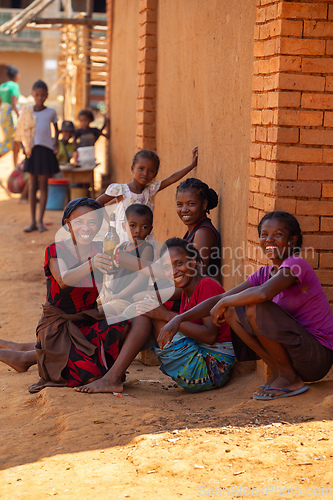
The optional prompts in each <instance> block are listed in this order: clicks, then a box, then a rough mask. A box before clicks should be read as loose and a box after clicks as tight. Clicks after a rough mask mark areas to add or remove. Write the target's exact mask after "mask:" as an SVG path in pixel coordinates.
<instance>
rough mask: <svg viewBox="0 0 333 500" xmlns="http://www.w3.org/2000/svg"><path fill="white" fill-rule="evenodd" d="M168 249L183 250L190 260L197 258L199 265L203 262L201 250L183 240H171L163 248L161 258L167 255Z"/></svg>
mask: <svg viewBox="0 0 333 500" xmlns="http://www.w3.org/2000/svg"><path fill="white" fill-rule="evenodd" d="M168 248H182V249H183V250H184V251H185V252H186V253H187V255H188V256H189V258H190V259H193V258H195V260H196V261H197V263H201V262H202V258H201V256H200V252H199V250H198V249H197V248H195V246H194V245H193V243H191V242H189V241H187V240H183V239H182V238H169V239H168V240H166V242H165V243H164V245H163V246H162V248H161V251H160V257H162V255H164V254H165V252H166V251H167V250H168Z"/></svg>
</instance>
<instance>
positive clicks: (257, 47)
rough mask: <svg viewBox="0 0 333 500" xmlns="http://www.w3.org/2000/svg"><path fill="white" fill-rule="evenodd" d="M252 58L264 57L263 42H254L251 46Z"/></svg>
mask: <svg viewBox="0 0 333 500" xmlns="http://www.w3.org/2000/svg"><path fill="white" fill-rule="evenodd" d="M253 55H254V57H264V55H265V42H262V41H255V42H254V44H253Z"/></svg>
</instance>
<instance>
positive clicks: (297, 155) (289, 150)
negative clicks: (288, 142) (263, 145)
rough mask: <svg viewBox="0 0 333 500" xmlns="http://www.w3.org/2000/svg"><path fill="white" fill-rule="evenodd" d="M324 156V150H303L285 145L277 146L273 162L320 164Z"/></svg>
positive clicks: (274, 150) (273, 154)
mask: <svg viewBox="0 0 333 500" xmlns="http://www.w3.org/2000/svg"><path fill="white" fill-rule="evenodd" d="M322 156H323V155H322V150H321V149H319V148H304V147H303V148H302V147H297V146H284V145H278V146H275V149H274V148H273V153H272V159H273V160H280V161H290V162H301V163H320V162H321V160H322Z"/></svg>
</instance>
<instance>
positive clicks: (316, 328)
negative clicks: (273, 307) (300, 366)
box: [247, 255, 333, 350]
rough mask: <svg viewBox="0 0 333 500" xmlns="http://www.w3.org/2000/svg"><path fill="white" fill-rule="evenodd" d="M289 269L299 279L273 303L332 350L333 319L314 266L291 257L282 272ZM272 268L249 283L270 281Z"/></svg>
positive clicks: (267, 267)
mask: <svg viewBox="0 0 333 500" xmlns="http://www.w3.org/2000/svg"><path fill="white" fill-rule="evenodd" d="M283 267H288V268H289V269H291V271H292V273H293V274H294V275H295V276H296V277H297V278H298V279H299V283H296V284H295V285H293V286H290V287H289V288H286V290H283V292H281V293H279V294H278V295H276V296H275V297H274V298H273V299H272V300H273V302H275V303H276V304H278V305H279V306H280V307H282V308H283V309H285V310H286V311H287V312H288V313H289V314H291V315H292V316H293V317H294V318H295V319H296V320H297V321H298V322H299V323H300V324H301V325H302V326H304V328H306V329H307V330H308V332H310V333H311V334H312V335H313V336H314V337H315V338H316V339H317V340H318V342H320V343H321V344H322V345H324V346H326V347H328V348H329V349H332V350H333V315H332V312H331V308H330V305H329V302H328V300H327V297H326V295H325V292H324V290H323V289H322V287H321V284H320V282H319V279H318V277H317V275H316V273H315V271H314V270H313V268H312V266H311V265H310V264H309V263H308V262H307V261H306V260H304V259H302V258H301V257H297V256H295V255H292V256H291V257H288V258H287V259H285V260H284V261H283V262H282V264H281V266H280V267H279V269H281V268H283ZM272 269H273V266H272V265H271V266H264V267H261V268H260V269H258V271H256V272H255V273H253V274H251V276H249V277H248V278H247V279H248V281H249V283H250V285H251V286H260V285H262V284H263V283H265V282H266V281H267V280H269V278H270V276H271V271H272Z"/></svg>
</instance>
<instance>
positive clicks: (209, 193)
mask: <svg viewBox="0 0 333 500" xmlns="http://www.w3.org/2000/svg"><path fill="white" fill-rule="evenodd" d="M188 189H195V190H196V191H197V192H198V194H199V196H200V198H201V200H202V201H205V200H207V202H208V203H207V209H206V212H207V213H208V214H209V211H210V210H212V208H215V207H217V204H218V202H219V197H218V194H217V193H216V191H214V189H212V188H210V187H209V186H208V184H206V183H205V182H202V181H201V180H200V179H195V177H190V178H189V179H185V181H183V182H181V183H180V184H179V186H177V191H176V194H177V193H179V191H187V190H188Z"/></svg>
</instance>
